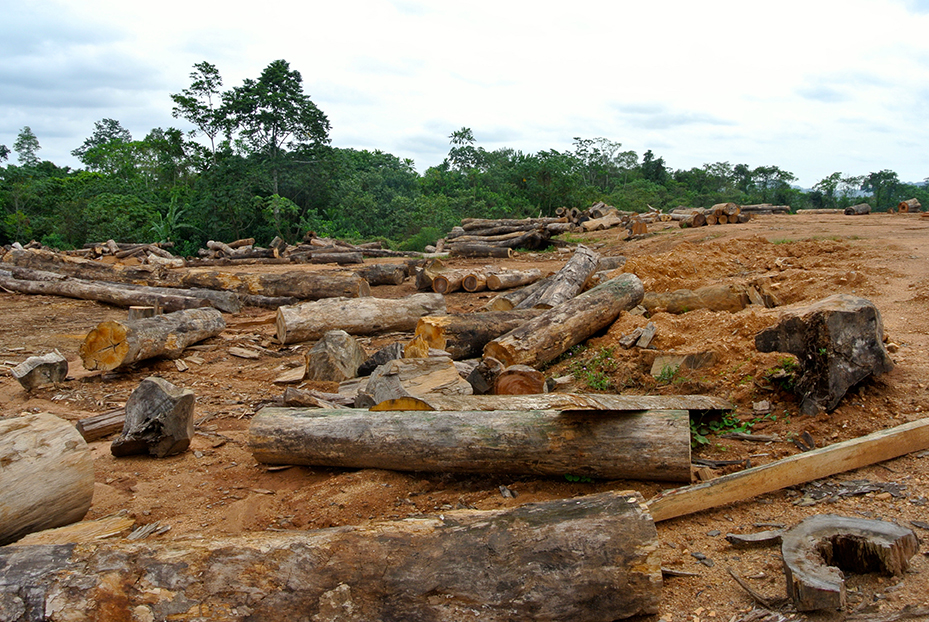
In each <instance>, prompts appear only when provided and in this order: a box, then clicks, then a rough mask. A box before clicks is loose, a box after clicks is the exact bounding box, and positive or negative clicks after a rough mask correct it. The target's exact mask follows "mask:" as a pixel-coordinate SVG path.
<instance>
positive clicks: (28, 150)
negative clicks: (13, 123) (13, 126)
mask: <svg viewBox="0 0 929 622" xmlns="http://www.w3.org/2000/svg"><path fill="white" fill-rule="evenodd" d="M41 148H42V147H41V146H39V139H38V138H36V135H35V134H33V133H32V128H30V127H29V126H28V125H27V126H26V127H24V128H23V129H21V130H20V131H19V135H18V136H17V137H16V142H14V143H13V150H14V151H15V152H16V157H17V158H19V163H20V165H21V166H38V164H39V156H38V155H37V153H38V151H39V149H41Z"/></svg>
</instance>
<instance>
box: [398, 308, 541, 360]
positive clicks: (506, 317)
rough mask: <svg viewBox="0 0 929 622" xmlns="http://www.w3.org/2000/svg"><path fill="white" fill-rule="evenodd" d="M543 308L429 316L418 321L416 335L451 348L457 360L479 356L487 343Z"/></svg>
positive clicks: (537, 313) (441, 347) (532, 316)
mask: <svg viewBox="0 0 929 622" xmlns="http://www.w3.org/2000/svg"><path fill="white" fill-rule="evenodd" d="M543 311H544V310H543V309H519V310H515V309H514V310H512V311H487V312H483V313H456V314H451V315H428V316H425V317H421V318H419V321H418V322H417V323H416V333H415V334H416V336H419V335H422V336H423V337H425V339H426V341H427V342H428V343H429V346H430V347H432V348H436V349H438V350H445V351H447V352H448V353H449V354H450V355H451V357H452V358H453V359H455V360H460V359H467V358H474V357H479V356H480V355H481V352H482V351H483V350H484V346H485V345H487V342H489V341H491V340H493V339H496V338H497V337H499V336H500V335H503V334H505V333H508V332H510V331H511V330H513V329H514V328H518V327H519V326H521V325H523V324H525V323H526V322H528V321H529V320H531V319H532V318H534V317H538V316H539V315H541V314H542V313H543Z"/></svg>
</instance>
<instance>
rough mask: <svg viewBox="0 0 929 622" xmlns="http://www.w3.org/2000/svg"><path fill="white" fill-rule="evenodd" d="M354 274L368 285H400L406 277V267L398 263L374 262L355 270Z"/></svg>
mask: <svg viewBox="0 0 929 622" xmlns="http://www.w3.org/2000/svg"><path fill="white" fill-rule="evenodd" d="M355 274H357V275H358V276H360V277H361V278H363V279H364V280H365V281H367V282H368V285H371V286H375V285H400V284H401V283H403V281H405V280H406V277H407V269H406V266H405V265H403V264H398V263H376V264H371V265H367V266H365V267H363V268H359V269H357V270H355Z"/></svg>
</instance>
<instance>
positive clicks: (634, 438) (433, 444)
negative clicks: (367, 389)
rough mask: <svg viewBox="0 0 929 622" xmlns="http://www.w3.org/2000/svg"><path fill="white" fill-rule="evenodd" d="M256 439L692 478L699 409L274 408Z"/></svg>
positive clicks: (410, 460)
mask: <svg viewBox="0 0 929 622" xmlns="http://www.w3.org/2000/svg"><path fill="white" fill-rule="evenodd" d="M248 444H249V448H250V449H251V452H252V454H253V455H254V457H255V460H257V461H258V462H261V463H264V464H303V465H311V466H330V467H343V468H376V469H391V470H395V471H432V472H457V473H496V474H499V473H514V474H515V473H527V474H534V475H549V476H562V475H564V474H565V473H573V474H576V475H584V476H589V477H598V478H604V479H637V480H663V481H678V482H681V481H685V482H689V481H690V418H689V416H688V413H687V411H681V410H669V411H639V412H633V413H628V414H624V415H618V416H611V417H604V416H602V415H597V414H591V413H583V412H576V413H562V412H558V411H550V410H546V411H538V410H536V411H468V412H422V411H392V412H371V411H367V410H347V409H342V410H317V409H294V408H264V409H262V410H261V411H260V412H259V413H258V414H257V415H255V417H254V418H253V419H252V422H251V425H250V426H249V433H248Z"/></svg>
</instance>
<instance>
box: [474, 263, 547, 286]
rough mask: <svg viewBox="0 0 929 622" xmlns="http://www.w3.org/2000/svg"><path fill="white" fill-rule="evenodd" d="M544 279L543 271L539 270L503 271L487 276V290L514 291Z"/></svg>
mask: <svg viewBox="0 0 929 622" xmlns="http://www.w3.org/2000/svg"><path fill="white" fill-rule="evenodd" d="M541 278H542V271H541V270H539V269H538V268H531V269H529V270H501V271H499V272H493V273H491V274H488V275H487V289H489V290H492V291H500V290H501V289H513V288H514V287H522V286H524V285H529V284H531V283H535V282H536V281H538V280H539V279H541Z"/></svg>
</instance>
